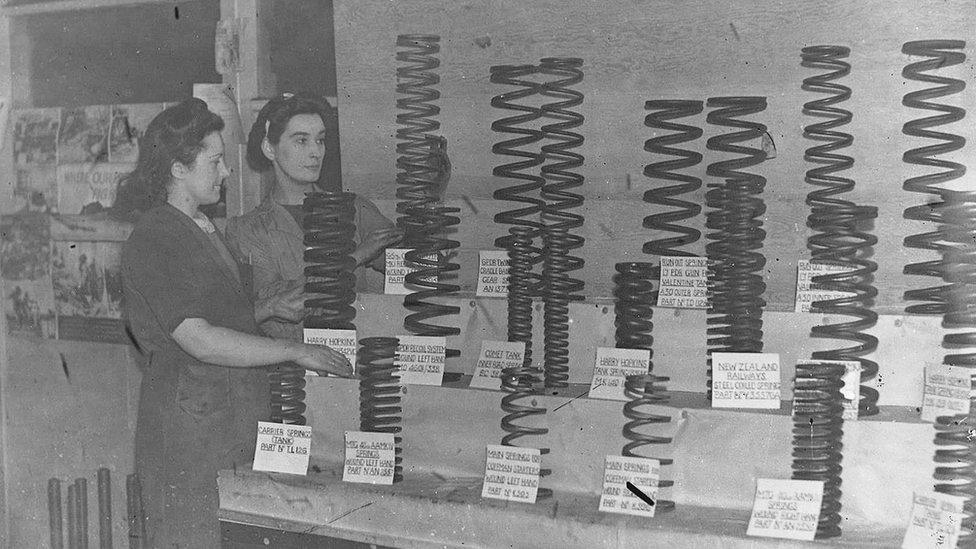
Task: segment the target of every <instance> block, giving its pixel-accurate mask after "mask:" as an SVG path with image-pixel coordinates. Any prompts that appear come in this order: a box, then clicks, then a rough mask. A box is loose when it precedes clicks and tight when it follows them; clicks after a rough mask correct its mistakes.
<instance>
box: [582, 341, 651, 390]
mask: <svg viewBox="0 0 976 549" xmlns="http://www.w3.org/2000/svg"><path fill="white" fill-rule="evenodd" d="M650 364H651V352H650V351H649V350H647V349H617V348H614V347H597V349H596V364H595V365H594V367H593V381H591V382H590V392H589V395H588V396H589V397H590V398H604V399H607V400H630V399H629V398H627V396H626V395H625V394H624V382H625V381H627V376H634V375H641V374H646V373H647V369H648V368H649V367H650Z"/></svg>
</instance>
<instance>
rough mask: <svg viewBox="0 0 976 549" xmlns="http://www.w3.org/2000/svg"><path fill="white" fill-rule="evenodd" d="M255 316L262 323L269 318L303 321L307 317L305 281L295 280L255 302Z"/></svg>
mask: <svg viewBox="0 0 976 549" xmlns="http://www.w3.org/2000/svg"><path fill="white" fill-rule="evenodd" d="M254 318H255V320H257V322H258V323H259V324H260V323H261V322H264V321H265V320H268V319H269V318H274V319H277V320H283V321H285V322H296V323H297V322H301V320H302V319H303V318H305V283H304V281H302V280H293V281H291V282H290V283H289V284H288V285H287V286H285V287H284V288H282V289H281V291H279V292H278V293H276V294H274V295H271V296H268V297H265V298H261V299H258V300H256V301H255V302H254Z"/></svg>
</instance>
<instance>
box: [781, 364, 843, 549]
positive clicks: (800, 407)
mask: <svg viewBox="0 0 976 549" xmlns="http://www.w3.org/2000/svg"><path fill="white" fill-rule="evenodd" d="M843 375H844V366H842V365H840V364H830V363H816V364H798V365H797V366H796V381H795V385H794V387H793V478H794V479H796V480H817V481H822V482H823V483H824V492H823V500H822V502H821V504H820V518H819V520H818V522H817V532H816V534H815V537H816V538H817V539H823V538H830V537H836V536H839V535H840V521H841V517H840V508H841V505H840V497H841V490H840V484H841V469H842V468H841V460H842V459H843V456H842V455H841V449H842V447H843V444H842V442H841V440H842V438H843V436H844V419H843V414H844V405H843V404H842V402H843V397H842V395H841V393H840V389H841V387H843V386H844V382H843V381H842V377H843Z"/></svg>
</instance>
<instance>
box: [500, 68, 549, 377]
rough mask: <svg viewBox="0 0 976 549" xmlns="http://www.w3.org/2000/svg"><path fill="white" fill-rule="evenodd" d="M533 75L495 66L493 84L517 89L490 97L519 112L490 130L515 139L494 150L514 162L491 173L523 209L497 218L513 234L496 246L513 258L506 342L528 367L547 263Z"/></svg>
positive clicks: (540, 135)
mask: <svg viewBox="0 0 976 549" xmlns="http://www.w3.org/2000/svg"><path fill="white" fill-rule="evenodd" d="M535 73H536V67H534V66H532V65H497V66H493V67H491V82H492V83H494V84H504V85H506V86H512V87H514V89H512V90H509V91H506V92H504V93H502V94H499V95H496V96H494V97H492V99H491V105H492V106H493V107H495V108H498V109H504V110H508V111H516V112H518V113H519V114H515V115H513V116H508V117H505V118H501V119H498V120H496V121H495V122H493V123H492V125H491V129H492V131H495V132H499V133H503V134H513V135H515V137H513V138H511V139H505V140H503V141H499V142H497V143H495V144H494V145H493V146H492V149H491V150H492V152H493V153H494V154H497V155H501V156H504V157H514V158H515V161H513V162H509V163H506V164H502V165H499V166H496V167H495V168H494V169H493V170H492V174H493V175H494V176H496V177H501V178H504V179H506V180H511V181H513V182H514V183H513V184H510V185H508V186H506V187H501V188H499V189H497V190H495V192H494V194H493V197H494V198H495V199H496V200H504V201H508V202H515V203H516V204H519V205H521V207H517V208H515V209H512V210H507V211H502V212H499V213H498V214H496V215H495V222H496V223H499V224H503V225H509V226H510V227H509V228H508V233H509V234H507V235H505V236H503V237H500V238H498V239H497V240H496V241H495V245H496V246H498V247H500V248H503V249H505V250H507V251H508V255H509V286H508V340H509V341H517V342H523V343H525V358H524V366H525V367H528V366H529V365H531V364H532V299H533V298H534V297H537V296H540V295H541V288H542V279H541V273H540V272H538V270H537V266H538V265H540V264H541V263H542V261H543V251H542V247H541V236H542V223H541V221H540V220H539V214H541V212H542V208H543V206H544V204H545V203H544V202H543V201H542V199H540V198H539V195H538V193H539V192H540V191H541V190H542V187H543V184H544V183H545V179H544V178H543V177H542V176H541V175H540V173H539V170H538V168H539V166H541V165H542V163H543V162H544V158H543V155H542V153H541V152H540V151H537V150H534V149H535V148H534V147H532V146H533V145H535V144H537V143H538V142H540V141H541V140H542V138H543V136H544V133H543V132H542V131H541V130H540V129H538V127H536V126H537V125H538V121H539V119H540V118H541V117H542V112H541V109H539V108H538V107H536V106H532V105H531V101H532V100H533V98H534V96H536V95H538V94H539V93H540V85H539V84H538V83H537V82H535V81H533V80H532V76H533V75H535Z"/></svg>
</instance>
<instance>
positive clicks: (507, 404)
mask: <svg viewBox="0 0 976 549" xmlns="http://www.w3.org/2000/svg"><path fill="white" fill-rule="evenodd" d="M540 374H541V372H540V371H539V369H538V368H533V367H531V366H525V365H523V366H521V367H519V368H505V369H503V370H502V391H505V392H506V393H507V394H506V395H505V396H503V397H502V403H501V407H502V411H503V412H505V414H506V415H505V417H503V418H502V422H501V427H502V430H503V431H505V432H506V433H507V434H506V435H505V436H503V437H502V445H504V446H518V445H517V444H515V441H516V440H518V439H519V438H522V437H525V436H543V435H545V434H547V433H548V432H549V429H547V428H545V427H534V426H531V425H526V424H525V423H523V422H520V420H523V419H528V420H529V421H532V418H533V417H534V416H544V415H545V414H546V409H545V408H541V407H539V406H536V404H535V399H536V398H537V396H538V394H539V392H538V390H537V389H536V386H537V385H538V384H539V383H540V382H541V380H540ZM539 453H540V454H542V455H546V454H548V453H549V448H540V449H539ZM550 474H552V470H551V469H541V470H540V471H539V477H540V480H541V479H542V478H544V477H546V476H549V475H550ZM536 497H537V498H540V499H541V498H548V497H552V490H550V489H548V488H543V487H542V486H540V487H539V491H538V493H537V494H536Z"/></svg>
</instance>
